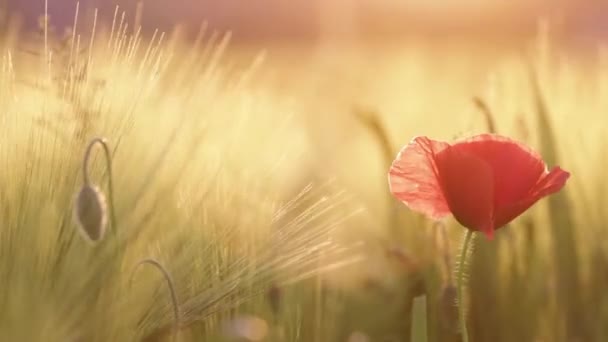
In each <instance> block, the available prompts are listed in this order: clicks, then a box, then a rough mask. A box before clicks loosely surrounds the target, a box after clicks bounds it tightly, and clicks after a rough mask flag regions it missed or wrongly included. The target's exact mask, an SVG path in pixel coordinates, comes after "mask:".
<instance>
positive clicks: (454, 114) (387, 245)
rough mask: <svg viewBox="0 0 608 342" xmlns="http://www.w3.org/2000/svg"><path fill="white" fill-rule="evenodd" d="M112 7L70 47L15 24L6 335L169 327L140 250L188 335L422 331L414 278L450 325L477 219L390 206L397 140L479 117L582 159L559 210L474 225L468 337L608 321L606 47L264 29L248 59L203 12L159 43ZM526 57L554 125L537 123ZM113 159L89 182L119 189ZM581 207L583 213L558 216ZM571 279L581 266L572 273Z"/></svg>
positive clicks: (585, 332)
mask: <svg viewBox="0 0 608 342" xmlns="http://www.w3.org/2000/svg"><path fill="white" fill-rule="evenodd" d="M117 18H118V20H117V21H116V22H115V23H114V25H113V29H112V30H110V31H107V30H105V28H103V27H102V26H101V25H97V27H96V30H95V33H94V34H92V32H90V29H89V31H87V33H78V32H73V33H72V34H70V35H68V36H67V40H66V41H67V43H66V42H64V48H63V50H52V49H51V47H54V46H58V45H60V44H59V43H58V42H57V41H56V37H54V36H52V35H50V36H49V37H48V39H47V43H46V44H43V43H42V42H41V41H36V40H35V39H29V37H27V36H25V35H24V34H23V33H10V32H9V33H7V34H6V37H7V38H6V39H4V41H3V42H4V43H3V46H2V56H1V57H2V65H1V67H2V73H1V74H0V108H2V112H1V113H0V130H1V136H2V137H3V138H2V141H1V142H0V159H1V161H0V163H1V164H0V167H1V168H2V170H3V171H2V172H0V189H1V191H0V212H1V213H2V214H1V216H2V219H1V222H2V224H1V227H2V229H0V255H1V258H0V260H1V261H0V279H1V280H0V286H1V287H2V288H3V291H4V292H3V293H4V296H0V304H1V307H2V308H4V310H2V311H1V312H0V331H2V332H3V338H6V339H7V340H14V341H17V340H19V341H21V340H22V341H42V340H44V341H66V340H70V341H71V340H75V341H84V340H86V341H110V340H111V341H123V340H124V341H132V340H141V339H144V338H147V339H148V340H154V339H155V338H160V337H163V338H166V337H168V336H169V334H167V333H168V332H170V330H171V327H172V324H173V322H172V317H173V316H172V312H173V311H172V307H171V303H170V298H169V297H168V296H167V294H166V289H165V288H164V287H163V286H164V283H163V281H164V280H163V279H160V277H158V275H156V274H153V273H151V272H150V273H149V272H147V271H145V270H143V269H142V270H141V271H139V272H138V274H137V275H136V277H135V279H136V280H135V282H134V284H133V289H132V290H130V291H129V290H128V286H127V284H128V278H129V271H130V269H131V268H132V266H133V265H135V264H136V263H137V262H138V261H139V260H142V259H147V258H154V259H155V260H158V261H159V262H160V263H161V264H163V266H164V267H165V268H166V269H167V271H168V272H169V273H171V274H172V277H173V279H174V282H175V286H176V292H177V298H179V300H180V313H181V317H182V318H181V320H182V321H181V322H179V324H180V326H181V330H180V338H181V339H182V340H196V338H198V339H200V338H202V337H205V338H206V339H210V340H225V339H226V337H225V336H224V334H222V327H223V324H224V323H225V322H226V321H227V320H229V319H231V318H234V317H236V316H237V315H238V314H240V313H248V314H253V315H257V316H260V317H262V318H264V319H265V320H266V321H267V322H269V324H270V325H271V327H270V332H269V334H271V339H272V340H286V341H337V340H345V339H346V338H347V337H348V336H351V334H353V333H354V332H357V331H360V332H364V333H365V334H367V335H369V336H371V337H372V338H373V340H376V339H380V338H386V337H389V336H394V337H396V338H399V339H400V340H407V339H408V338H409V333H410V327H409V322H411V321H412V320H411V318H412V317H411V312H410V309H411V305H412V300H413V297H414V296H417V295H419V294H421V293H426V295H427V301H426V303H427V306H428V310H427V315H428V317H427V323H426V325H427V327H428V328H429V332H428V334H427V335H428V338H429V340H433V341H447V340H454V339H457V338H458V335H457V333H455V332H454V328H453V325H450V319H451V316H449V315H450V314H451V313H450V309H449V305H448V306H446V305H445V303H444V302H445V301H446V298H448V299H447V300H448V301H449V298H451V297H450V292H449V291H451V290H450V289H451V288H450V287H449V286H448V287H447V288H446V285H450V283H449V281H448V279H449V276H448V274H449V272H452V271H453V270H451V269H449V267H446V266H447V265H446V264H445V262H444V258H445V257H446V249H447V250H449V251H450V252H454V251H456V248H454V247H451V248H449V247H448V246H447V245H446V243H448V242H451V244H452V245H453V244H454V243H455V241H456V240H457V239H458V238H459V237H460V235H461V233H462V229H461V228H460V227H458V226H457V225H456V224H454V222H453V220H448V221H447V222H446V226H447V231H448V235H449V238H450V239H449V240H450V241H443V240H442V238H441V237H440V234H438V229H439V228H438V227H437V226H433V225H432V223H431V222H427V221H425V220H424V219H423V218H421V217H419V216H418V215H415V214H412V213H410V212H408V210H407V209H406V208H404V207H402V206H398V207H397V211H395V210H393V208H394V202H393V201H392V199H391V198H390V197H389V196H388V194H387V192H388V189H387V184H386V172H387V167H388V165H387V158H388V157H387V156H390V154H391V153H394V151H396V150H397V149H398V148H399V146H401V145H403V144H405V143H407V142H408V141H409V140H410V139H411V138H412V137H413V136H415V135H428V136H432V137H434V138H438V139H446V140H450V139H452V138H453V137H456V136H463V135H468V134H473V133H476V132H482V131H487V130H488V128H487V126H486V125H487V123H486V122H487V118H488V117H491V118H492V119H493V122H494V125H495V129H496V130H497V132H499V133H501V134H506V135H511V136H515V137H517V138H519V139H520V140H524V141H525V142H527V143H528V144H530V145H532V146H534V147H537V148H538V149H539V150H540V151H541V152H542V153H543V154H544V155H547V154H555V155H556V156H559V157H551V159H552V160H555V161H558V162H559V164H560V165H561V166H562V167H563V168H564V169H566V170H568V171H570V172H571V173H572V175H573V177H572V178H571V180H570V181H569V183H568V185H567V187H566V189H565V191H564V196H567V197H568V199H569V200H568V202H567V204H566V207H565V208H564V207H559V206H560V205H563V204H555V203H549V202H548V201H543V202H542V203H539V204H537V205H536V206H534V208H532V209H531V210H530V211H529V212H528V213H526V214H525V215H523V216H522V217H521V218H519V219H518V220H516V221H515V222H514V223H513V224H512V225H511V227H510V228H507V229H505V230H501V231H500V232H499V233H498V234H497V238H496V240H495V241H494V242H491V243H488V242H485V241H477V243H476V248H475V252H474V254H475V253H479V254H478V255H479V256H478V257H477V259H476V258H475V256H474V257H473V260H472V261H471V269H470V270H469V273H470V274H469V290H470V292H469V298H470V302H471V307H470V333H471V337H472V340H473V341H486V340H492V341H513V340H522V341H528V340H529V341H538V340H542V341H545V340H551V341H566V340H567V341H572V340H574V338H577V337H578V338H582V340H584V341H602V340H603V338H605V337H606V336H608V331H606V328H605V327H604V326H603V325H602V324H601V323H602V322H606V321H608V309H607V308H608V301H606V299H605V298H606V297H605V296H604V295H603V289H604V288H603V287H602V284H605V282H606V281H607V278H606V277H607V276H608V258H607V255H606V248H607V247H608V246H606V244H605V243H604V242H603V239H602V236H603V235H604V234H606V227H605V224H606V222H608V217H606V214H605V212H604V210H603V208H605V207H606V204H608V203H607V202H606V199H607V198H606V196H605V194H606V193H607V191H608V188H607V184H608V183H606V182H605V181H604V179H603V178H602V176H603V170H604V168H603V164H604V160H603V153H604V151H605V148H606V147H607V144H606V139H605V134H606V133H607V130H608V129H607V126H606V124H605V122H604V120H605V112H606V109H608V102H606V100H605V97H604V96H602V95H603V93H604V92H605V90H606V84H608V81H607V76H608V75H606V74H605V73H604V72H603V71H602V70H604V69H605V68H602V66H604V65H606V61H607V59H606V58H605V56H603V55H599V57H598V58H597V59H594V60H593V61H591V62H590V61H585V62H578V61H576V60H575V61H563V60H560V59H559V57H560V56H561V53H562V51H560V50H558V49H555V50H552V49H551V48H550V46H549V47H545V48H544V50H542V51H540V52H539V51H537V50H534V48H537V47H538V46H542V45H539V44H537V43H531V44H530V46H529V49H527V50H525V51H526V52H529V53H523V54H497V55H493V56H485V57H484V56H480V57H479V58H478V59H476V58H474V57H473V58H472V55H474V53H472V52H471V51H470V50H468V47H467V48H466V49H465V48H464V47H460V48H459V47H458V46H456V47H449V48H445V49H444V50H437V49H435V48H433V49H431V48H428V49H427V48H426V47H425V46H424V45H416V44H412V45H409V46H405V47H404V48H388V47H386V48H381V47H377V46H376V47H374V48H373V49H372V48H369V47H367V48H365V47H360V48H359V49H354V48H353V49H350V50H348V49H344V50H340V51H341V52H339V53H336V52H328V51H318V53H317V54H313V53H308V54H306V53H303V52H302V51H301V50H298V49H296V48H294V49H293V50H289V51H286V52H285V51H279V52H276V51H278V50H273V48H272V47H269V48H268V49H267V51H266V54H262V55H260V57H259V59H256V58H255V55H254V54H251V53H250V51H239V49H238V47H230V45H229V44H228V40H227V38H226V36H224V35H221V34H219V33H211V32H209V30H207V31H204V32H203V31H202V32H203V33H204V34H201V36H200V38H199V39H198V40H197V41H196V42H195V43H194V44H192V43H189V42H186V41H184V40H182V39H180V36H179V35H178V34H173V35H163V34H161V33H156V34H155V35H154V36H153V37H146V38H143V37H142V35H140V34H139V33H137V32H138V31H135V33H134V34H131V33H130V32H133V31H132V30H131V29H129V28H128V26H126V25H125V23H124V22H122V21H121V20H120V15H119V16H118V17H117ZM79 34H80V35H79ZM91 36H93V37H94V38H93V39H92V40H90V38H89V37H91ZM45 45H46V46H48V48H47V49H46V51H45V49H44V48H43V46H45ZM79 46H80V47H87V48H85V51H84V52H83V53H78V51H79V50H80V47H79ZM32 47H33V48H32ZM28 49H29V50H30V51H31V50H32V49H33V51H36V53H35V54H32V53H28V52H24V50H28ZM50 51H53V52H52V53H49V52H50ZM527 55H531V56H533V61H532V62H533V64H534V66H535V70H536V72H538V75H539V76H538V77H539V87H540V91H541V92H542V94H541V95H540V96H542V98H543V102H544V109H542V110H544V111H545V114H543V115H544V116H543V115H540V116H542V117H544V118H545V119H548V120H549V121H550V123H547V122H543V121H542V120H541V121H539V119H538V118H539V111H540V110H541V109H539V102H538V99H539V94H537V93H535V92H534V89H533V87H531V83H530V78H529V73H528V72H529V70H528V69H527V64H526V63H527V62H528V60H526V59H524V58H523V57H524V56H527ZM60 56H64V57H65V58H63V59H62V58H60ZM66 56H67V57H66ZM243 60H245V61H247V62H246V63H244V62H243ZM474 97H479V98H480V99H482V100H483V103H484V104H485V107H482V109H484V110H485V111H486V117H485V118H484V116H483V115H482V114H480V112H479V108H476V107H475V104H474V102H473V100H472V99H473V98H474ZM478 104H479V103H478ZM361 115H363V117H362V116H361ZM548 125H550V127H549V126H548ZM548 133H551V134H552V136H553V139H551V140H552V141H550V142H547V141H546V140H547V139H546V135H547V134H548ZM95 137H105V138H107V139H108V142H109V144H110V147H111V148H112V149H114V150H113V153H114V156H113V161H112V162H113V176H114V189H113V190H114V194H115V200H116V203H115V205H116V213H115V214H116V218H117V224H116V227H112V226H110V227H109V229H110V231H109V232H108V233H107V234H106V238H105V240H104V241H102V243H100V244H99V245H98V246H95V247H92V246H90V245H89V244H87V243H86V241H83V240H82V239H81V238H80V236H79V235H78V233H77V230H76V226H75V224H74V223H73V222H72V221H71V208H72V200H73V198H74V194H75V193H76V192H77V191H78V189H79V186H80V185H81V184H82V179H81V169H80V168H81V167H82V155H83V153H84V149H85V148H86V144H87V143H88V142H89V141H90V140H91V139H93V138H95ZM548 149H551V151H549V150H548ZM101 157H102V155H101V154H99V155H97V157H96V158H94V159H92V160H91V170H92V175H91V177H92V178H93V179H95V183H96V184H100V186H101V187H102V188H103V189H105V188H104V187H105V186H106V183H105V180H106V177H107V175H106V174H105V171H104V170H105V165H104V160H103V158H101ZM309 184H313V185H309ZM104 191H107V189H105V190H104ZM298 194H299V195H298ZM556 206H557V209H556ZM566 211H567V212H568V215H569V217H570V218H569V220H571V223H570V224H565V223H567V221H566V220H565V219H563V218H559V217H560V216H559V215H564V213H565V212H566ZM556 220H557V221H556ZM112 229H115V230H114V231H112ZM113 236H116V237H117V239H113ZM568 236H571V237H568ZM553 237H558V238H561V240H560V239H558V238H553ZM571 253H575V255H577V258H578V260H577V261H576V262H575V263H570V262H569V261H571V259H572V258H569V257H568V255H571ZM447 254H449V253H447ZM448 259H449V258H448ZM452 260H453V258H452ZM567 261H568V262H567ZM320 274H322V276H321V275H320ZM560 274H561V275H562V277H563V276H564V275H565V276H568V275H570V276H572V275H574V274H576V275H575V276H573V277H574V279H571V281H572V282H571V285H570V287H569V288H568V289H567V290H564V289H562V290H559V284H558V283H559V282H562V281H563V279H566V278H559V277H558V275H560ZM568 279H569V278H568ZM277 288H278V289H279V290H277ZM269 289H274V290H273V291H278V292H276V293H274V295H273V296H274V297H273V301H272V303H268V301H267V300H266V298H265V297H264V294H265V293H267V291H269ZM568 291H570V292H568ZM277 293H280V295H277ZM574 293H577V294H578V295H577V296H576V300H571V299H572V298H574ZM277 298H280V299H277ZM277 307H278V308H279V309H277ZM446 307H447V309H446ZM570 311H574V312H576V313H577V315H578V317H576V316H575V317H573V316H572V315H570V316H568V315H567V314H568V312H570ZM446 315H447V316H446ZM566 317H570V318H569V322H570V324H569V325H566V324H564V322H565V319H566ZM417 318H418V319H417V320H416V322H420V319H419V317H417ZM404 322H406V323H407V324H404ZM558 328H559V329H558ZM562 328H563V329H564V330H563V331H562V330H560V329H562ZM279 336H282V337H281V338H280V337H279Z"/></svg>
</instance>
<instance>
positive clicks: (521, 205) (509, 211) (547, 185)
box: [496, 167, 570, 228]
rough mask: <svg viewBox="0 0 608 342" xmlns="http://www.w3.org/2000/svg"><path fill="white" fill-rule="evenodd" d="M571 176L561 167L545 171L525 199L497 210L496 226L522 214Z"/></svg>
mask: <svg viewBox="0 0 608 342" xmlns="http://www.w3.org/2000/svg"><path fill="white" fill-rule="evenodd" d="M569 177H570V173H568V172H566V171H564V170H562V169H561V168H559V167H555V168H553V169H552V170H551V171H550V172H547V173H545V174H544V175H543V176H542V177H541V179H540V180H539V181H538V182H537V183H536V184H535V185H534V186H533V187H532V188H531V189H530V190H529V192H528V194H527V196H526V197H525V198H524V199H522V200H520V201H518V202H516V203H514V204H511V205H509V206H504V207H502V208H499V209H498V210H497V212H496V227H497V228H499V227H502V226H504V225H506V224H507V223H509V222H511V221H512V220H513V219H515V218H516V217H517V216H519V215H521V214H522V213H523V212H524V211H526V210H528V209H529V208H530V207H531V206H532V205H534V204H535V203H536V202H538V200H540V199H541V198H543V197H545V196H548V195H551V194H553V193H556V192H558V191H559V190H561V189H562V188H563V187H564V185H565V184H566V181H567V180H568V178H569Z"/></svg>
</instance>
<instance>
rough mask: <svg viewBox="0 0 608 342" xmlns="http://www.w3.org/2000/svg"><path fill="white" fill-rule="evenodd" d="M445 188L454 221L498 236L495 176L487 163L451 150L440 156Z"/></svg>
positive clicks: (453, 149) (438, 158)
mask: <svg viewBox="0 0 608 342" xmlns="http://www.w3.org/2000/svg"><path fill="white" fill-rule="evenodd" d="M436 162H437V166H438V169H439V173H440V175H441V186H442V189H443V193H444V195H445V198H446V200H447V202H448V205H449V207H450V210H451V211H452V213H453V214H454V218H456V220H457V221H458V222H460V224H462V225H463V226H465V227H467V228H469V229H472V230H477V231H482V232H484V233H485V234H486V235H487V236H488V238H490V239H491V238H492V236H493V233H494V176H493V174H492V168H491V166H490V165H489V164H488V163H486V162H485V161H484V160H483V159H481V158H479V157H477V156H476V155H474V154H472V153H468V152H466V151H464V150H463V149H461V148H455V147H454V146H451V147H449V148H447V149H445V150H444V151H443V152H442V153H440V154H438V155H437V159H436Z"/></svg>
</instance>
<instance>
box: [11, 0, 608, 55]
mask: <svg viewBox="0 0 608 342" xmlns="http://www.w3.org/2000/svg"><path fill="white" fill-rule="evenodd" d="M76 2H77V1H76V0H49V1H48V4H49V5H48V6H49V13H50V15H51V16H52V18H53V20H54V22H55V23H56V25H58V26H62V25H70V24H71V23H72V21H73V16H74V9H75V7H76V6H75V5H76ZM3 3H4V6H5V7H7V8H8V9H9V10H10V11H11V12H14V13H20V14H21V16H22V19H23V22H24V24H25V25H26V26H35V24H36V19H37V17H38V16H39V14H40V13H41V12H43V11H44V1H43V0H4V1H3ZM142 5H143V11H142V12H141V23H142V24H143V27H144V29H145V30H148V31H151V30H153V29H154V28H160V29H161V30H169V29H170V28H172V27H173V26H174V25H175V24H176V23H181V24H186V25H187V26H190V30H196V28H197V27H198V25H199V24H200V23H201V22H203V21H208V22H209V24H210V26H211V27H213V28H216V29H219V30H231V31H233V32H234V33H235V34H234V36H235V39H236V40H240V41H257V42H264V41H267V42H269V41H291V42H293V41H308V42H319V41H322V40H324V39H334V40H336V41H346V40H358V39H365V38H368V39H381V40H383V39H391V38H392V39H402V38H403V35H420V34H424V35H427V36H429V37H433V38H436V39H442V38H443V39H444V38H451V37H455V36H476V37H480V36H481V37H483V39H484V40H485V41H486V42H488V41H494V42H495V43H497V44H498V43H500V44H502V43H505V42H506V41H512V40H516V39H518V38H522V37H529V36H530V35H532V34H534V32H535V30H536V23H537V20H538V19H539V18H551V19H553V20H554V21H555V22H556V23H558V24H559V27H560V30H561V32H562V33H563V34H564V35H565V36H568V37H572V36H574V37H577V38H583V39H584V38H589V37H594V38H597V39H604V38H606V31H607V30H608V28H607V26H608V24H606V20H605V19H606V11H607V10H608V4H607V3H606V2H605V1H602V0H584V1H575V0H572V1H568V0H555V1H552V0H512V1H502V0H461V1H455V0H428V1H423V0H334V1H326V0H309V1H283V0H222V1H214V0H196V1H192V0H174V1H170V2H169V1H166V0H145V1H142V0H108V1H102V0H83V1H80V8H81V10H83V11H85V12H86V11H87V10H90V9H92V8H99V10H100V17H102V18H105V20H111V17H112V15H113V13H114V10H115V8H116V6H119V7H120V8H121V10H125V11H127V12H128V13H129V15H130V16H134V15H135V13H136V9H137V7H138V6H142Z"/></svg>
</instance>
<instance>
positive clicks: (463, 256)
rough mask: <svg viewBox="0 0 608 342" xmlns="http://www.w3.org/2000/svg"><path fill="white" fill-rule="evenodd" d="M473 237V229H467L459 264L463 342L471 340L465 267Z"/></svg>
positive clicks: (459, 309) (459, 317)
mask: <svg viewBox="0 0 608 342" xmlns="http://www.w3.org/2000/svg"><path fill="white" fill-rule="evenodd" d="M471 237H473V231H472V230H469V229H467V233H466V235H465V237H464V241H463V243H462V248H461V249H460V257H459V264H458V280H457V282H458V321H459V323H460V332H461V334H462V342H469V333H468V331H467V322H466V319H465V305H464V293H463V288H464V281H463V276H464V269H465V262H466V256H467V250H468V248H469V245H470V242H471Z"/></svg>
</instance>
